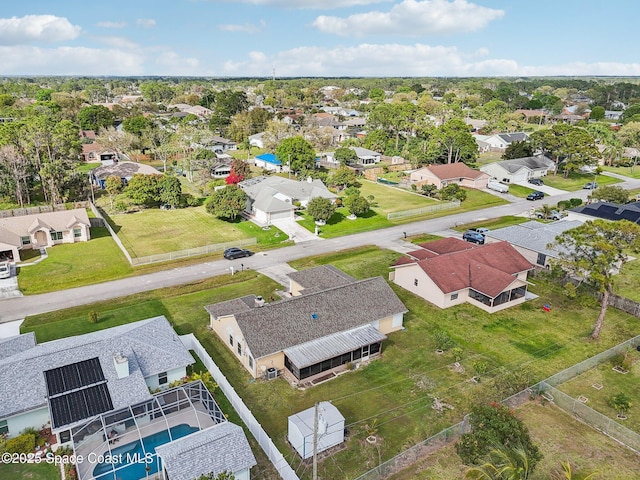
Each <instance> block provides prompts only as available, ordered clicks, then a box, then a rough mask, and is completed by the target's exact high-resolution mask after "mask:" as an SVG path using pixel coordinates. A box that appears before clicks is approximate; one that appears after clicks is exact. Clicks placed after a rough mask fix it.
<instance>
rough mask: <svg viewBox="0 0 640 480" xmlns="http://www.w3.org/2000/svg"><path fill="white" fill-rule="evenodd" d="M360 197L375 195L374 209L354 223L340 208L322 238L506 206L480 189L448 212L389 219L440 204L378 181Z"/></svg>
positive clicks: (366, 185)
mask: <svg viewBox="0 0 640 480" xmlns="http://www.w3.org/2000/svg"><path fill="white" fill-rule="evenodd" d="M360 191H361V195H363V196H365V197H367V196H369V195H373V196H374V206H373V208H372V209H371V210H370V211H369V212H368V213H367V214H366V215H363V216H362V217H358V218H357V219H355V220H349V219H347V216H348V215H349V211H348V210H347V209H346V208H345V207H341V208H338V209H337V210H336V212H335V213H334V214H333V216H332V217H331V218H330V219H329V221H328V222H327V224H326V225H323V226H322V227H320V236H321V237H324V238H333V237H339V236H342V235H349V234H352V233H359V232H366V231H370V230H376V229H380V228H385V227H390V226H393V225H398V224H403V223H409V222H416V221H418V220H425V219H429V218H438V217H443V216H446V215H452V214H455V213H460V212H465V211H469V210H477V209H481V208H487V207H493V206H497V205H503V204H505V203H507V202H506V201H505V200H503V199H502V198H500V197H497V196H495V195H491V194H489V193H485V192H481V191H479V190H472V189H467V190H466V192H467V199H466V200H465V201H464V202H462V203H461V204H460V207H457V208H452V209H449V210H440V211H434V212H430V213H425V214H421V215H416V216H412V217H406V218H401V219H394V220H387V214H388V213H393V212H399V211H404V210H412V209H416V208H423V207H429V206H432V205H437V204H438V203H439V202H438V201H437V200H434V199H432V198H428V197H425V196H424V195H420V194H416V193H413V192H408V191H406V190H403V189H400V188H397V187H390V186H386V185H381V184H377V183H375V182H369V181H363V182H362V188H361V189H360ZM302 216H303V220H302V221H301V222H300V225H302V226H303V227H305V228H306V229H307V230H309V231H310V232H313V231H315V223H314V222H313V218H311V217H310V216H309V215H307V214H306V212H303V213H302Z"/></svg>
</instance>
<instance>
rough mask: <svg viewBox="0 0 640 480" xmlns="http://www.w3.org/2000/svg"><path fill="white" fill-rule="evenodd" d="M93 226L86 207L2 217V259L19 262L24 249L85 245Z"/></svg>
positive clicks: (0, 235) (0, 248)
mask: <svg viewBox="0 0 640 480" xmlns="http://www.w3.org/2000/svg"><path fill="white" fill-rule="evenodd" d="M90 227H91V223H90V222H89V216H88V215H87V211H86V209H84V208H76V209H73V210H62V211H59V212H46V213H36V214H32V215H22V216H19V217H4V218H0V258H4V259H8V260H13V261H16V262H19V261H20V251H21V250H31V249H37V248H43V247H52V246H53V245H58V244H61V243H76V242H86V241H88V240H89V239H90V238H91V231H90Z"/></svg>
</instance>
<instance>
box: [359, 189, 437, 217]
mask: <svg viewBox="0 0 640 480" xmlns="http://www.w3.org/2000/svg"><path fill="white" fill-rule="evenodd" d="M360 183H362V186H361V187H360V194H361V195H362V196H363V197H368V196H369V195H373V196H374V197H375V198H374V203H375V204H376V206H375V209H376V210H377V211H378V212H379V213H380V214H381V215H384V216H386V215H387V213H391V212H400V211H402V210H413V209H414V208H422V207H427V206H429V205H434V204H435V203H438V202H437V200H434V199H432V198H429V197H425V196H424V195H420V194H418V193H413V192H410V191H407V190H403V189H401V188H398V187H391V186H389V185H383V184H381V183H376V182H372V181H369V180H361V181H360Z"/></svg>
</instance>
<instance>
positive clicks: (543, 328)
mask: <svg viewBox="0 0 640 480" xmlns="http://www.w3.org/2000/svg"><path fill="white" fill-rule="evenodd" d="M396 258H398V254H397V253H395V252H391V251H387V250H380V249H377V248H375V247H365V248H361V249H354V250H349V251H345V252H337V253H335V254H332V255H327V256H321V257H316V258H307V259H303V260H298V261H295V262H292V266H293V267H294V268H307V267H310V266H314V265H318V264H325V263H332V264H333V265H335V266H337V267H338V268H341V269H343V270H344V271H346V272H347V273H349V274H351V275H353V276H354V277H356V278H367V277H370V276H374V275H382V276H384V277H386V276H387V275H388V271H389V269H388V266H389V264H390V263H392V262H393V261H394V260H395V259H396ZM532 283H533V284H534V285H532V286H531V290H532V291H534V292H535V293H536V294H538V295H539V296H540V297H539V298H538V299H536V300H533V301H531V302H528V303H526V304H524V305H521V306H518V307H514V308H511V309H508V310H505V311H503V312H500V313H496V314H493V315H489V314H487V313H485V312H483V311H481V310H479V309H477V308H474V307H472V306H469V305H463V306H459V307H455V308H450V309H447V310H440V309H438V308H436V307H433V306H431V305H430V304H427V303H426V302H425V301H423V300H422V299H420V298H418V297H415V296H413V295H411V294H409V293H407V292H406V291H404V290H402V289H399V288H395V287H394V290H395V291H396V292H397V294H398V295H399V296H400V298H401V299H402V300H403V302H404V303H405V305H406V306H407V308H408V309H409V313H407V314H406V316H405V327H406V330H405V331H401V332H397V333H394V334H391V335H390V336H389V339H388V340H387V341H385V342H384V345H383V358H382V359H380V360H377V361H375V362H372V363H371V364H370V365H368V366H366V367H364V368H361V369H359V370H357V371H355V372H349V373H346V374H344V375H341V376H340V377H338V378H336V379H334V380H332V381H330V382H327V383H325V384H321V385H318V386H316V387H314V388H312V389H308V390H306V391H300V390H295V389H292V388H291V387H290V386H289V385H288V384H286V383H285V382H284V381H283V380H281V379H278V380H274V381H271V382H253V381H251V379H250V377H249V375H248V374H246V373H245V372H244V370H242V369H240V368H238V365H237V363H236V359H235V356H234V354H233V353H232V352H230V351H229V350H228V349H227V348H226V346H225V345H224V344H223V343H222V342H221V341H219V340H218V339H217V338H214V337H213V335H212V334H211V333H210V332H209V331H208V330H207V328H206V326H207V323H208V315H207V313H206V311H205V310H204V308H203V307H204V306H205V305H207V304H209V303H214V302H218V301H222V300H226V299H231V298H235V297H239V296H242V295H246V294H249V293H253V294H259V295H263V296H264V297H265V298H269V297H270V296H271V295H273V294H274V291H275V290H276V289H279V288H281V287H280V286H279V285H277V284H275V283H274V282H273V281H271V280H269V279H267V278H265V277H262V276H261V275H259V274H257V273H256V272H253V271H249V272H241V273H238V274H236V275H234V276H233V277H232V276H230V275H225V276H221V277H216V278H212V279H209V280H207V281H203V282H198V283H196V284H193V285H187V286H182V287H178V288H169V289H163V290H159V291H156V292H148V293H144V294H139V295H135V296H132V297H127V298H123V299H117V300H113V301H110V302H105V303H103V304H100V305H97V306H83V307H78V308H74V309H71V310H69V311H62V312H53V313H50V314H46V315H40V316H37V317H30V318H28V319H27V321H26V322H25V324H24V325H23V331H29V330H33V331H35V332H36V337H37V339H38V342H43V341H46V340H51V339H53V338H60V337H63V336H66V335H70V334H79V333H84V332H87V331H91V330H95V329H99V328H107V327H110V326H114V325H118V324H122V323H126V322H130V321H134V320H140V319H142V318H147V317H150V316H153V315H160V314H163V315H166V316H167V318H169V319H170V321H171V322H172V323H173V324H174V326H175V328H176V330H177V331H178V333H180V334H183V333H189V332H194V333H195V334H196V336H197V337H198V338H199V339H200V341H201V342H202V344H203V345H204V347H205V348H206V349H207V351H208V352H209V353H210V355H211V356H212V358H213V359H214V361H215V362H216V363H217V364H218V366H219V367H220V368H221V369H222V371H223V372H225V375H226V376H227V378H228V379H229V381H230V382H231V383H232V385H233V386H234V388H235V389H236V391H238V393H239V394H240V396H241V397H242V398H243V399H244V401H245V402H246V403H247V405H248V406H249V408H250V409H251V410H252V412H253V413H254V415H255V416H256V418H257V419H258V421H259V422H260V423H261V424H262V425H263V427H264V428H265V430H266V431H267V432H268V433H269V435H270V436H271V438H272V439H273V440H274V442H275V443H276V445H277V446H278V447H279V448H280V449H281V451H283V452H284V455H285V457H286V458H287V459H288V460H289V461H290V462H292V463H295V465H298V464H299V459H297V457H296V454H295V453H294V452H293V451H292V450H291V448H290V447H289V446H288V444H287V442H286V440H285V438H286V429H287V416H288V415H290V414H292V413H294V412H297V411H301V410H304V409H306V408H309V407H310V406H312V405H313V404H314V403H315V402H316V401H320V400H332V401H333V403H334V404H335V405H336V406H337V407H338V408H339V409H340V411H341V412H342V414H343V415H344V416H345V417H346V419H347V425H348V428H349V430H350V432H351V434H350V435H349V437H348V440H347V443H346V446H347V447H348V448H346V449H344V450H342V451H340V452H337V453H336V454H335V455H333V456H332V457H331V459H330V460H325V461H324V462H321V464H320V466H319V470H320V476H321V477H322V478H353V477H354V476H356V475H357V474H359V473H362V472H364V471H366V470H368V469H370V468H372V467H373V466H375V465H376V464H377V463H379V460H380V459H382V460H384V459H387V458H389V457H391V456H393V455H395V454H397V453H398V452H399V451H401V450H403V449H404V448H406V447H408V446H410V445H412V444H415V443H416V442H418V441H420V440H422V439H424V438H427V437H429V436H431V435H432V434H434V433H436V432H438V431H440V430H442V429H443V428H445V427H447V426H449V425H451V424H453V423H456V422H458V421H459V420H460V419H461V417H462V415H463V414H464V413H466V412H467V411H468V410H469V407H470V405H471V403H472V402H474V401H476V400H477V399H478V398H482V399H484V400H487V401H488V400H490V399H492V398H494V397H495V395H496V394H495V392H494V390H493V389H492V388H491V384H492V381H493V379H495V378H496V377H498V376H502V375H503V374H502V373H501V372H502V371H501V370H499V369H498V367H506V368H507V369H513V370H518V371H528V372H530V374H531V378H532V380H537V379H542V378H546V377H547V376H549V375H551V374H552V373H555V372H556V371H558V370H560V369H563V368H565V367H567V366H570V365H572V364H575V363H577V362H578V361H581V360H583V359H585V358H587V357H589V356H592V355H594V354H595V353H598V352H600V351H602V350H604V349H606V348H609V347H610V346H612V345H615V344H617V343H620V342H621V341H623V340H626V339H627V338H629V337H631V336H633V335H635V334H636V332H635V331H636V325H637V319H635V318H633V317H631V316H629V315H626V314H623V313H621V312H618V311H616V310H615V309H610V311H609V313H608V314H607V319H606V322H605V326H604V330H603V332H602V335H601V339H600V340H599V341H598V342H597V343H596V342H591V341H588V340H587V335H588V334H589V333H590V330H591V326H592V323H593V321H594V320H595V318H596V315H597V304H596V303H595V302H593V301H591V300H590V299H582V298H579V299H578V300H569V299H566V298H564V297H562V296H559V295H558V294H557V293H556V292H557V290H558V288H557V287H555V286H551V285H548V284H546V283H545V282H544V281H543V280H542V279H532ZM543 303H550V304H551V305H552V310H551V312H549V313H545V312H544V311H543V310H542V308H541V306H542V304H543ZM91 310H96V311H98V312H99V314H100V317H101V321H100V322H99V323H98V324H91V323H88V321H87V314H88V312H89V311H91ZM436 329H444V330H446V331H447V333H448V334H449V335H450V336H451V337H452V338H453V339H454V341H455V342H456V343H457V345H458V346H459V347H460V348H462V358H461V360H460V363H461V364H462V366H463V367H464V368H465V372H464V373H459V372H455V371H452V370H451V369H450V368H449V366H450V365H451V364H453V362H454V358H453V354H452V353H451V351H447V352H445V353H444V354H443V355H438V354H436V353H435V343H434V339H433V332H434V331H435V330H436ZM479 361H482V362H486V363H487V365H488V370H487V372H486V373H485V374H483V375H482V381H481V382H480V383H479V384H473V383H469V382H468V381H467V380H469V379H470V378H471V377H472V376H473V375H475V372H474V364H476V363H477V362H479ZM431 395H433V396H436V397H438V398H440V399H443V400H444V401H446V402H447V403H450V404H452V405H453V406H454V407H455V409H454V410H448V411H446V412H445V413H437V412H435V411H434V410H433V409H432V408H431V404H432V398H431V397H430V396H431ZM273 399H278V401H277V402H274V401H273ZM372 417H375V418H378V420H379V435H380V437H382V439H383V440H382V442H381V443H380V450H379V451H378V450H372V449H371V447H370V446H369V445H368V444H366V442H364V441H363V439H364V436H366V434H365V432H364V429H363V425H364V424H366V423H367V422H370V419H371V418H372ZM309 473H310V472H309V471H308V469H307V470H306V471H305V472H304V473H303V478H308V477H309Z"/></svg>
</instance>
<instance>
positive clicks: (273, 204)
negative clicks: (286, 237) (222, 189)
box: [238, 176, 337, 225]
mask: <svg viewBox="0 0 640 480" xmlns="http://www.w3.org/2000/svg"><path fill="white" fill-rule="evenodd" d="M238 186H239V187H240V188H241V189H242V190H243V191H244V192H245V193H246V194H247V207H246V209H245V212H246V213H247V214H248V215H249V216H250V218H251V219H252V220H254V221H255V222H256V223H259V224H261V225H269V224H270V223H271V222H273V221H274V220H283V219H293V218H294V217H295V210H296V208H297V207H296V205H295V203H297V202H299V203H300V206H302V207H305V206H306V205H307V204H308V203H309V201H310V200H311V199H312V198H315V197H323V198H328V199H330V200H331V201H335V199H336V198H337V196H336V195H335V194H333V193H331V192H330V191H329V190H328V189H327V187H326V186H325V185H324V183H322V181H321V180H318V179H311V178H309V179H307V180H306V181H299V180H291V179H288V178H284V177H276V176H273V177H266V176H261V177H256V178H250V179H248V180H244V181H242V182H240V183H238Z"/></svg>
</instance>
